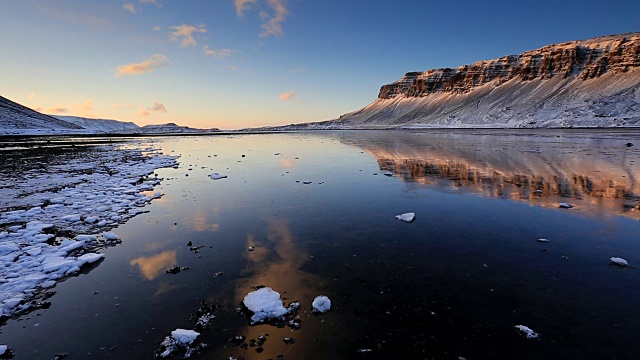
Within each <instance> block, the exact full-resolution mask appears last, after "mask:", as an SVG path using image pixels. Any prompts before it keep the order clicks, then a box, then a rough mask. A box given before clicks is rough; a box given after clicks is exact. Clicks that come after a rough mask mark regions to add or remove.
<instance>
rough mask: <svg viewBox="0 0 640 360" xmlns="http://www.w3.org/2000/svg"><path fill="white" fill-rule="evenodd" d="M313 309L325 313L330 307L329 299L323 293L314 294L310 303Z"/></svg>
mask: <svg viewBox="0 0 640 360" xmlns="http://www.w3.org/2000/svg"><path fill="white" fill-rule="evenodd" d="M311 306H312V307H313V310H314V311H317V312H320V313H325V312H327V311H329V309H331V300H329V298H328V297H326V296H324V295H320V296H316V298H315V299H313V302H312V303H311Z"/></svg>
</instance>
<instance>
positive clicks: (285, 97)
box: [278, 91, 296, 101]
mask: <svg viewBox="0 0 640 360" xmlns="http://www.w3.org/2000/svg"><path fill="white" fill-rule="evenodd" d="M295 96H296V93H295V92H294V91H287V92H283V93H281V94H280V95H278V99H279V100H280V101H292V100H294V99H293V98H294V97H295Z"/></svg>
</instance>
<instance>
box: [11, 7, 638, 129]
mask: <svg viewBox="0 0 640 360" xmlns="http://www.w3.org/2000/svg"><path fill="white" fill-rule="evenodd" d="M0 13H1V14H2V21H0V34H2V35H0V36H1V38H2V41H1V44H2V46H0V78H1V79H2V83H1V84H2V91H1V92H0V95H2V96H4V97H7V98H9V99H11V100H13V101H16V102H19V103H21V104H23V105H26V106H29V107H31V108H34V109H37V110H39V111H42V112H44V113H48V114H59V115H75V116H85V117H96V118H111V119H118V120H123V121H133V122H135V123H137V124H139V125H145V124H158V123H166V122H175V123H178V124H181V125H188V126H193V127H201V128H209V127H218V128H222V129H237V128H245V127H252V126H264V125H279V124H290V123H299V122H310V121H321V120H328V119H333V118H337V117H338V116H340V115H342V114H344V113H346V112H349V111H353V110H357V109H359V108H361V107H363V106H365V105H367V104H369V103H370V102H371V101H373V100H374V99H375V98H376V96H377V94H378V90H379V88H380V86H381V85H383V84H385V83H389V82H392V81H395V80H397V79H399V78H400V77H401V76H402V75H403V74H404V73H405V72H408V71H425V70H428V69H432V68H439V67H456V66H460V65H464V64H470V63H473V62H475V61H479V60H485V59H492V58H496V57H500V56H503V55H509V54H518V53H521V52H523V51H526V50H531V49H535V48H538V47H542V46H544V45H548V44H552V43H558V42H564V41H570V40H581V39H586V38H591V37H596V36H601V35H610V34H618V33H625V32H633V31H640V20H638V19H639V18H638V14H640V1H630V0H629V1H615V0H614V1H608V2H602V1H591V0H583V1H573V0H571V1H559V0H556V1H546V0H544V1H542V0H541V1H528V2H517V1H466V0H465V1H457V2H445V1H440V2H436V1H418V0H393V1H391V0H389V1H382V0H369V1H365V0H342V1H337V0H117V1H116V0H99V1H98V0H20V1H18V0H14V1H10V0H5V1H2V2H1V3H0Z"/></svg>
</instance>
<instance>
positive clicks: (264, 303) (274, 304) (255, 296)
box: [242, 287, 289, 324]
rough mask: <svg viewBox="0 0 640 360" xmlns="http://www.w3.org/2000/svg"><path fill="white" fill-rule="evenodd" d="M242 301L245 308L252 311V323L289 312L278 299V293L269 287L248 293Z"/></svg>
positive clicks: (276, 317)
mask: <svg viewBox="0 0 640 360" xmlns="http://www.w3.org/2000/svg"><path fill="white" fill-rule="evenodd" d="M242 302H243V303H244V306H246V307H247V309H249V310H251V311H253V316H252V317H251V323H252V324H256V323H261V322H265V321H269V320H272V319H279V318H282V317H284V316H285V315H286V314H288V313H289V311H288V310H287V309H286V308H285V307H284V305H283V303H282V300H281V299H280V293H278V292H276V291H273V289H271V288H270V287H264V288H261V289H258V290H256V291H252V292H250V293H248V294H247V295H246V296H245V297H244V300H243V301H242Z"/></svg>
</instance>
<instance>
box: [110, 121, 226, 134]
mask: <svg viewBox="0 0 640 360" xmlns="http://www.w3.org/2000/svg"><path fill="white" fill-rule="evenodd" d="M216 131H220V130H219V129H217V128H211V129H196V128H191V127H188V126H180V125H177V124H175V123H167V124H154V125H145V126H142V127H140V128H138V129H134V130H126V131H119V133H140V134H178V133H206V132H216Z"/></svg>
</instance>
